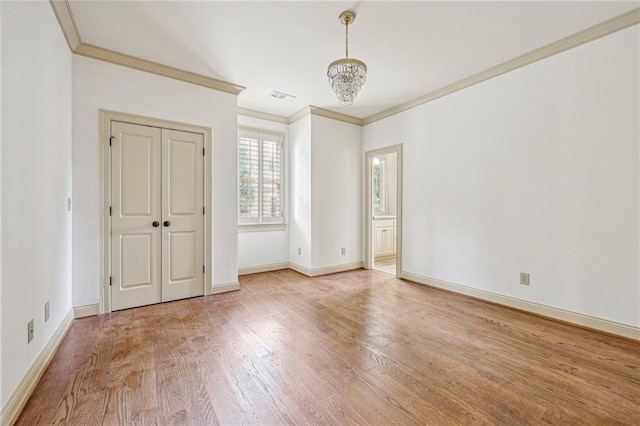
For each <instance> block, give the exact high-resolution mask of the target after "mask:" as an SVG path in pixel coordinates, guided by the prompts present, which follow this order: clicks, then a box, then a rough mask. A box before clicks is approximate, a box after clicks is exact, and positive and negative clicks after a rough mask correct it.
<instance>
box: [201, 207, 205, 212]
mask: <svg viewBox="0 0 640 426" xmlns="http://www.w3.org/2000/svg"><path fill="white" fill-rule="evenodd" d="M202 214H205V212H204V206H202Z"/></svg>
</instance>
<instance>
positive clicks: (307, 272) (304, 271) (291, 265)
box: [289, 262, 312, 277]
mask: <svg viewBox="0 0 640 426" xmlns="http://www.w3.org/2000/svg"><path fill="white" fill-rule="evenodd" d="M289 269H293V270H294V271H296V272H298V273H300V274H302V275H306V276H308V277H311V276H312V275H311V269H309V268H307V267H306V266H302V265H298V264H297V263H293V262H289Z"/></svg>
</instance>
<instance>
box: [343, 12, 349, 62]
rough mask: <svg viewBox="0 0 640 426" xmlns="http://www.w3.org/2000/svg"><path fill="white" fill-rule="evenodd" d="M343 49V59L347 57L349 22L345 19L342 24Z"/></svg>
mask: <svg viewBox="0 0 640 426" xmlns="http://www.w3.org/2000/svg"><path fill="white" fill-rule="evenodd" d="M344 47H345V49H344V50H345V58H348V57H349V20H348V19H347V20H346V21H345V23H344Z"/></svg>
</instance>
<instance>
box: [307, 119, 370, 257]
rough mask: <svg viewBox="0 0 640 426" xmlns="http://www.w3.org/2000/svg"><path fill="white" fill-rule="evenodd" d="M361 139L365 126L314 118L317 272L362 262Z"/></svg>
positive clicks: (313, 204) (314, 238)
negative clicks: (322, 269) (343, 253)
mask: <svg viewBox="0 0 640 426" xmlns="http://www.w3.org/2000/svg"><path fill="white" fill-rule="evenodd" d="M361 135H362V129H361V127H360V126H356V125H353V124H349V123H344V122H342V121H337V120H332V119H329V118H325V117H320V116H316V115H313V116H312V117H311V151H312V156H311V159H312V160H311V176H312V178H311V186H312V213H311V215H312V237H311V240H312V250H311V251H312V253H311V267H312V269H316V268H324V267H329V266H338V265H345V264H350V263H353V262H360V261H362V232H361V229H362V221H363V216H362V201H361V198H362V197H361V194H362V192H361V191H362V187H363V182H362V158H363V154H362V138H361ZM342 247H344V248H345V249H346V254H345V255H341V254H340V253H341V251H340V249H341V248H342Z"/></svg>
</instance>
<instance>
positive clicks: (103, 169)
mask: <svg viewBox="0 0 640 426" xmlns="http://www.w3.org/2000/svg"><path fill="white" fill-rule="evenodd" d="M112 121H120V122H124V123H130V124H137V125H140V126H150V127H158V128H161V129H171V130H178V131H183V132H190V133H197V134H201V135H202V136H203V137H204V148H205V156H204V176H203V178H204V187H203V190H204V205H205V214H204V219H203V220H204V264H205V273H204V280H203V287H204V288H203V294H204V295H205V296H208V295H210V294H211V277H212V275H211V271H212V269H211V268H212V260H211V249H212V246H211V241H212V239H211V226H212V223H211V218H212V216H211V213H212V210H213V209H212V186H211V154H210V153H211V152H212V150H211V129H210V128H208V127H202V126H197V125H193V124H186V123H179V122H176V121H169V120H161V119H157V118H151V117H145V116H141V115H134V114H127V113H122V112H116V111H109V110H103V109H101V110H100V223H101V229H100V259H101V261H100V272H99V277H100V280H99V283H98V290H99V299H100V300H99V308H98V313H99V314H106V313H109V312H111V288H110V285H109V278H110V271H111V238H110V236H111V219H110V215H109V207H110V204H111V150H110V149H109V138H110V136H111V122H112Z"/></svg>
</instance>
